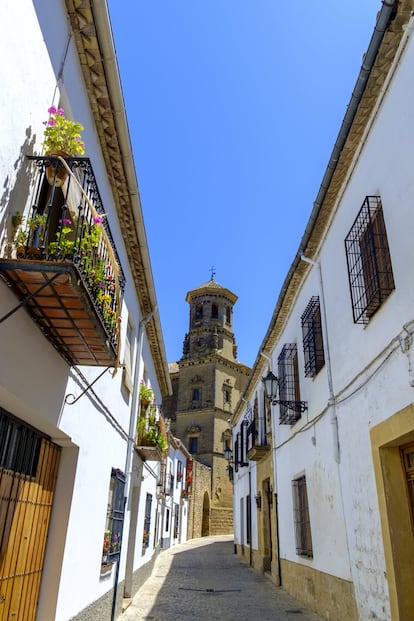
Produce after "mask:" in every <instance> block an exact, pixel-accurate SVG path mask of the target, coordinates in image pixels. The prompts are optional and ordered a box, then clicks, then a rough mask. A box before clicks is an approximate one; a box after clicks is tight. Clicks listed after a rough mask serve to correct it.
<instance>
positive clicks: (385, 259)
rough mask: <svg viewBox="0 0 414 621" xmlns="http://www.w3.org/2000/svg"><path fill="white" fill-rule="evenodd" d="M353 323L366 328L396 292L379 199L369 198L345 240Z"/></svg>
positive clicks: (375, 197)
mask: <svg viewBox="0 0 414 621" xmlns="http://www.w3.org/2000/svg"><path fill="white" fill-rule="evenodd" d="M345 251H346V259H347V265H348V276H349V287H350V291H351V299H352V309H353V317H354V323H361V324H366V323H368V322H369V320H370V319H371V317H372V316H373V315H374V314H375V313H376V311H377V310H378V309H379V308H380V306H381V305H382V304H383V302H384V301H385V300H386V299H387V298H388V296H389V295H390V293H391V292H392V291H393V290H394V289H395V285H394V275H393V272H392V265H391V257H390V251H389V247H388V239H387V232H386V229H385V222H384V215H383V211H382V204H381V199H380V197H379V196H367V197H366V198H365V201H364V202H363V204H362V207H361V209H360V211H359V213H358V215H357V217H356V219H355V222H354V223H353V225H352V227H351V230H350V231H349V233H348V235H347V236H346V238H345Z"/></svg>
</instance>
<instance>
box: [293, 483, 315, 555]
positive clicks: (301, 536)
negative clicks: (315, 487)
mask: <svg viewBox="0 0 414 621" xmlns="http://www.w3.org/2000/svg"><path fill="white" fill-rule="evenodd" d="M292 491H293V519H294V525H295V538H296V554H298V555H300V556H307V557H308V558H312V557H313V548H312V533H311V525H310V518H309V505H308V493H307V488H306V477H305V476H302V477H299V478H298V479H295V480H294V481H292Z"/></svg>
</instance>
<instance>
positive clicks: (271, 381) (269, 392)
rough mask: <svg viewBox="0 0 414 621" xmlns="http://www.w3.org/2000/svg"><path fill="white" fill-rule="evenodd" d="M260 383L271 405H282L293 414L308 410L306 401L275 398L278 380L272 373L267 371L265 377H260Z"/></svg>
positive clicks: (277, 390) (277, 392)
mask: <svg viewBox="0 0 414 621" xmlns="http://www.w3.org/2000/svg"><path fill="white" fill-rule="evenodd" d="M262 381H263V384H264V386H265V392H266V396H267V397H268V398H269V399H270V400H271V402H272V405H277V404H279V405H284V406H285V407H286V408H287V409H288V410H293V411H295V412H304V411H305V410H307V409H308V404H307V403H306V401H293V400H291V399H290V400H281V399H278V398H277V396H278V394H279V384H280V380H279V378H278V377H276V375H274V374H273V373H272V371H269V373H268V374H267V375H266V377H262Z"/></svg>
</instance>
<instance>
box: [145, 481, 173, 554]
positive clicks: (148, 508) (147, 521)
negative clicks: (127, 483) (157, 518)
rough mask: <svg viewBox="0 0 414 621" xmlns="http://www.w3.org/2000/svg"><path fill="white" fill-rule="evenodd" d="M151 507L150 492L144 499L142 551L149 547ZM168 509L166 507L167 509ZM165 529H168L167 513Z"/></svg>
mask: <svg viewBox="0 0 414 621" xmlns="http://www.w3.org/2000/svg"><path fill="white" fill-rule="evenodd" d="M151 508H152V494H148V493H147V496H146V499H145V517H144V531H143V533H142V553H143V554H144V552H145V550H146V549H147V548H148V547H149V542H150V536H151ZM167 511H168V509H167ZM167 530H168V514H167Z"/></svg>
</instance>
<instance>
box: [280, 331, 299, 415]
mask: <svg viewBox="0 0 414 621" xmlns="http://www.w3.org/2000/svg"><path fill="white" fill-rule="evenodd" d="M277 365H278V375H279V400H280V401H282V402H283V401H300V386H299V366H298V350H297V346H296V343H286V344H285V345H284V346H283V348H282V351H281V352H280V354H279V357H278V360H277ZM300 417H301V413H300V411H296V410H292V409H290V408H288V406H287V405H286V404H284V403H279V423H280V424H281V425H294V424H295V423H296V422H297V421H298V420H299V419H300Z"/></svg>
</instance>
